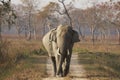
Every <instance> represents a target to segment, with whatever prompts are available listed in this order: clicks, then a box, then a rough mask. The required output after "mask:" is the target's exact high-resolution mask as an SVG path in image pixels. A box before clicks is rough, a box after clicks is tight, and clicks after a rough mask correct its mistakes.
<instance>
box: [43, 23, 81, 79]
mask: <svg viewBox="0 0 120 80" xmlns="http://www.w3.org/2000/svg"><path fill="white" fill-rule="evenodd" d="M79 41H80V39H79V35H78V33H77V32H76V31H75V30H73V29H72V27H70V26H68V25H59V26H58V27H57V28H54V29H52V30H50V31H49V32H48V33H47V34H46V35H45V36H44V37H43V39H42V42H43V45H44V47H45V49H46V50H47V52H48V55H49V56H50V58H51V60H52V63H53V69H54V76H56V75H57V76H62V77H63V76H66V75H67V74H68V73H69V67H70V60H71V54H72V48H73V45H74V43H75V42H79Z"/></svg>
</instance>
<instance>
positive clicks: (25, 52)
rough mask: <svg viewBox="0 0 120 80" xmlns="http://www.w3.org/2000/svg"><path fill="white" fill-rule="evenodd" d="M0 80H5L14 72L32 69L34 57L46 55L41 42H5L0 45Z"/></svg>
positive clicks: (10, 40)
mask: <svg viewBox="0 0 120 80" xmlns="http://www.w3.org/2000/svg"><path fill="white" fill-rule="evenodd" d="M0 49H1V52H0V80H3V79H4V78H5V77H7V76H8V75H10V74H12V73H13V72H14V71H16V70H17V71H18V72H19V71H21V70H22V69H24V68H30V67H31V66H32V63H31V62H29V61H30V60H31V57H32V56H34V55H37V56H40V55H44V54H45V51H43V47H42V45H41V42H40V41H26V40H12V39H9V40H3V42H1V43H0Z"/></svg>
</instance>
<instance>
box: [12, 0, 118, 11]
mask: <svg viewBox="0 0 120 80" xmlns="http://www.w3.org/2000/svg"><path fill="white" fill-rule="evenodd" d="M11 1H12V3H14V4H21V2H20V0H11ZM40 1H41V2H40V7H41V8H42V7H44V6H46V5H47V4H48V3H49V2H50V1H52V2H58V1H57V0H40ZM70 1H72V0H65V4H68V3H69V2H70ZM74 1H75V2H74V6H75V7H76V8H82V9H85V8H87V7H90V6H92V4H91V3H93V2H106V1H109V0H74ZM115 1H120V0H115Z"/></svg>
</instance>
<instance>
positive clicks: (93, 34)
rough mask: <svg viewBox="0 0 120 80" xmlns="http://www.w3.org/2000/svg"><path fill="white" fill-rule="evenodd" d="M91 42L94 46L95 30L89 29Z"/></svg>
mask: <svg viewBox="0 0 120 80" xmlns="http://www.w3.org/2000/svg"><path fill="white" fill-rule="evenodd" d="M91 40H92V44H93V45H94V44H95V28H94V27H92V28H91Z"/></svg>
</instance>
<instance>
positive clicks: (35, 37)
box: [34, 27, 37, 40]
mask: <svg viewBox="0 0 120 80" xmlns="http://www.w3.org/2000/svg"><path fill="white" fill-rule="evenodd" d="M34 39H35V40H36V39H37V36H36V28H35V27H34Z"/></svg>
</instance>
